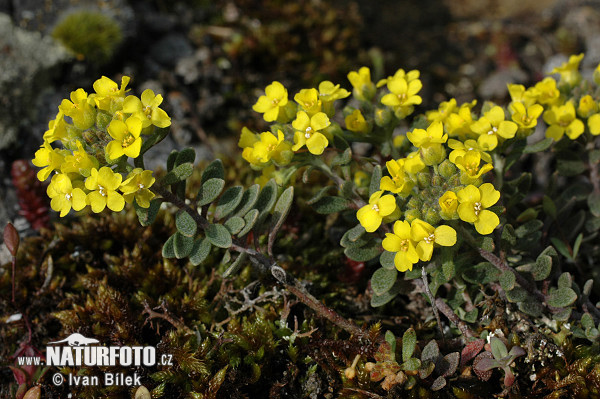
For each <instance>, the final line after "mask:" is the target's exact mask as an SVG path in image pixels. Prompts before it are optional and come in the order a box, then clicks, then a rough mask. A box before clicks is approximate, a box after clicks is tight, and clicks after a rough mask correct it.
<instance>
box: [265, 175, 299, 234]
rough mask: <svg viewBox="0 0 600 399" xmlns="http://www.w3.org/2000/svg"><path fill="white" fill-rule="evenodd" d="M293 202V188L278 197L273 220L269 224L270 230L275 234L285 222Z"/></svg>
mask: <svg viewBox="0 0 600 399" xmlns="http://www.w3.org/2000/svg"><path fill="white" fill-rule="evenodd" d="M293 201H294V186H290V187H288V188H286V189H285V190H284V191H283V193H281V195H280V196H279V199H278V200H277V203H276V204H275V208H274V209H273V218H272V223H271V230H272V232H274V233H275V234H276V233H277V231H278V230H279V228H280V227H281V225H282V224H283V222H284V221H285V218H286V217H287V215H288V213H289V212H290V209H291V207H292V202H293Z"/></svg>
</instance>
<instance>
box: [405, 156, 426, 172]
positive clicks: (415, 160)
mask: <svg viewBox="0 0 600 399" xmlns="http://www.w3.org/2000/svg"><path fill="white" fill-rule="evenodd" d="M423 169H425V164H424V163H423V160H422V159H421V155H420V154H419V151H414V152H411V153H410V154H408V155H407V156H406V158H404V170H405V171H406V172H407V173H410V174H411V175H416V174H417V173H419V172H420V171H422V170H423Z"/></svg>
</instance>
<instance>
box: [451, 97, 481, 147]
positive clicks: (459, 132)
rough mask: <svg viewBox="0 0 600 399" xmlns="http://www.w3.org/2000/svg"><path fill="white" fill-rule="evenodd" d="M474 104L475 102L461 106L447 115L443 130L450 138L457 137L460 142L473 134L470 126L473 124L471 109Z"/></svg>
mask: <svg viewBox="0 0 600 399" xmlns="http://www.w3.org/2000/svg"><path fill="white" fill-rule="evenodd" d="M475 104H477V101H476V100H473V101H471V102H470V103H465V104H462V105H461V106H460V107H459V108H458V110H457V111H456V112H454V113H452V114H450V115H448V118H446V121H445V122H444V128H445V129H446V131H447V132H448V135H449V136H450V137H458V138H459V139H461V140H465V139H466V138H467V136H471V135H472V134H473V131H472V130H471V124H472V123H473V115H472V114H471V108H473V107H474V106H475Z"/></svg>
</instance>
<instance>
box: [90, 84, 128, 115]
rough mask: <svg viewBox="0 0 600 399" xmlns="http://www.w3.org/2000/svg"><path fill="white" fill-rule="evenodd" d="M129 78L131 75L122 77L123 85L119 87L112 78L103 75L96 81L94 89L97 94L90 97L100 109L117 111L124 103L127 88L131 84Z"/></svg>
mask: <svg viewBox="0 0 600 399" xmlns="http://www.w3.org/2000/svg"><path fill="white" fill-rule="evenodd" d="M129 80H130V78H129V76H123V77H122V78H121V87H119V86H118V85H117V83H115V82H114V81H113V80H112V79H109V78H107V77H106V76H102V77H101V78H100V79H98V80H96V81H95V82H94V91H96V94H93V95H91V96H90V97H89V99H90V100H93V101H94V102H95V104H96V107H98V108H99V109H101V110H104V111H108V112H111V113H115V112H116V111H118V110H120V109H121V106H122V105H123V99H124V98H125V91H126V90H125V88H126V87H127V85H128V84H129Z"/></svg>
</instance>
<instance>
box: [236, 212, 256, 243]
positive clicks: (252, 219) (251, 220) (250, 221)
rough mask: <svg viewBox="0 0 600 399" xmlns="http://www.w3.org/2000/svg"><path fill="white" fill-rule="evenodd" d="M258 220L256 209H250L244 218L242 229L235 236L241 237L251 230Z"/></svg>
mask: <svg viewBox="0 0 600 399" xmlns="http://www.w3.org/2000/svg"><path fill="white" fill-rule="evenodd" d="M257 220H258V209H252V210H250V212H248V213H247V214H246V216H244V222H245V223H246V224H245V225H244V228H243V229H242V230H241V231H240V232H239V233H238V234H237V236H238V237H243V236H245V235H246V234H248V233H249V232H250V230H252V228H253V227H254V225H255V224H256V221H257Z"/></svg>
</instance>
